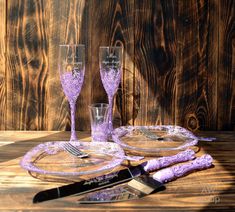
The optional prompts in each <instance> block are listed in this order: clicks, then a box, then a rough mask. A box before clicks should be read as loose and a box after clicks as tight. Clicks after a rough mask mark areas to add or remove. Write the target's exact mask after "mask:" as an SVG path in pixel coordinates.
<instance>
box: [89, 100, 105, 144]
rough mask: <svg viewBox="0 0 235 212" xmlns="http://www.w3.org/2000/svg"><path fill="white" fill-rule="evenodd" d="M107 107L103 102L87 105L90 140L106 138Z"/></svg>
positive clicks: (103, 139)
mask: <svg viewBox="0 0 235 212" xmlns="http://www.w3.org/2000/svg"><path fill="white" fill-rule="evenodd" d="M108 108H109V105H108V104H105V103H95V104H91V105H89V112H90V120H91V137H92V141H107V140H108V118H109V117H108Z"/></svg>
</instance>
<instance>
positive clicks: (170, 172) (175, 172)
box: [153, 154, 213, 183]
mask: <svg viewBox="0 0 235 212" xmlns="http://www.w3.org/2000/svg"><path fill="white" fill-rule="evenodd" d="M212 161H213V158H212V157H211V156H210V155H208V154H206V155H203V156H201V157H199V158H196V159H195V160H194V161H192V162H189V163H186V164H182V165H177V166H173V167H170V168H166V169H163V170H160V171H158V172H156V173H155V174H154V175H153V178H154V179H155V180H157V181H159V182H162V183H164V182H169V181H172V180H174V179H176V178H179V177H182V176H184V175H186V174H189V173H191V172H193V171H196V170H201V169H207V168H209V167H211V165H212Z"/></svg>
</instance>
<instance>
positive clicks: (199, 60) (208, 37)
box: [176, 1, 219, 131]
mask: <svg viewBox="0 0 235 212" xmlns="http://www.w3.org/2000/svg"><path fill="white" fill-rule="evenodd" d="M177 12H178V19H177V83H176V87H177V101H176V105H177V107H176V124H179V125H182V126H184V127H186V128H188V129H190V130H192V131H195V130H198V129H215V128H216V115H217V107H216V101H217V64H218V27H219V25H218V24H219V23H218V18H217V17H218V4H217V1H178V11H177Z"/></svg>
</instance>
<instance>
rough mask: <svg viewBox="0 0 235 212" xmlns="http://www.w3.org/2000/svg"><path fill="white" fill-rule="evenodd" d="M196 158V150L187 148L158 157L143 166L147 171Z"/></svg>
mask: <svg viewBox="0 0 235 212" xmlns="http://www.w3.org/2000/svg"><path fill="white" fill-rule="evenodd" d="M194 158H195V152H194V151H193V150H191V149H187V150H185V151H183V152H180V153H178V154H176V155H172V156H166V157H161V158H157V159H152V160H149V161H147V162H146V164H144V166H143V168H144V170H145V171H147V172H151V171H154V170H157V169H161V168H164V167H167V166H169V165H172V164H176V163H180V162H185V161H189V160H192V159H194Z"/></svg>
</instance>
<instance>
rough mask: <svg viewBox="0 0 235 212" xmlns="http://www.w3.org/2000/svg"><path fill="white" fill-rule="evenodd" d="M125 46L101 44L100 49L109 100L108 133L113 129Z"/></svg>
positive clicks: (101, 66)
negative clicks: (114, 102)
mask: <svg viewBox="0 0 235 212" xmlns="http://www.w3.org/2000/svg"><path fill="white" fill-rule="evenodd" d="M122 55H123V48H122V47H121V46H115V47H112V46H101V47H100V51H99V64H100V75H101V80H102V84H103V86H104V89H105V91H106V93H107V95H108V101H109V121H108V123H109V124H108V134H109V136H111V134H112V131H113V122H112V113H113V112H112V111H113V98H114V95H115V93H116V92H117V89H118V86H119V84H120V81H121V72H122V71H121V70H122Z"/></svg>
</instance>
